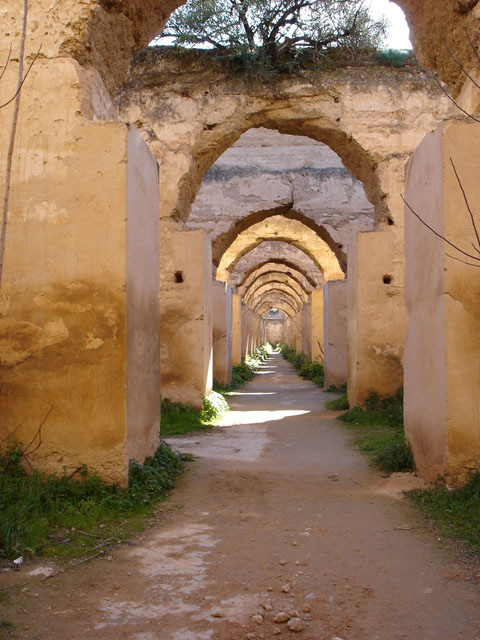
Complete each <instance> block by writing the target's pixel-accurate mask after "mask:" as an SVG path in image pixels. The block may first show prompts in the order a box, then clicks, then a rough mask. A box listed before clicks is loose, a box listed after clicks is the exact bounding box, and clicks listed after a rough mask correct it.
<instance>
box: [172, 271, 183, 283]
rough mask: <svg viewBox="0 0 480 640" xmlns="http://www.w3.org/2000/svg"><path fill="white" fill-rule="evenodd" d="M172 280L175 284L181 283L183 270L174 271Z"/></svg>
mask: <svg viewBox="0 0 480 640" xmlns="http://www.w3.org/2000/svg"><path fill="white" fill-rule="evenodd" d="M173 281H174V282H176V283H177V284H181V283H182V282H183V271H175V273H174V276H173Z"/></svg>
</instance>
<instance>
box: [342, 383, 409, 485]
mask: <svg viewBox="0 0 480 640" xmlns="http://www.w3.org/2000/svg"><path fill="white" fill-rule="evenodd" d="M329 408H330V407H329ZM339 420H341V422H343V423H344V424H346V425H347V426H348V427H349V428H351V429H352V430H354V431H355V432H356V434H357V438H356V440H355V444H356V445H357V446H358V447H359V449H360V450H361V451H364V452H365V453H367V454H368V455H369V456H370V458H371V460H372V462H373V463H374V464H375V465H376V466H377V467H378V468H379V469H381V470H382V471H385V472H387V473H393V472H396V471H413V470H414V469H415V463H414V460H413V453H412V450H411V448H410V445H409V444H408V442H407V441H406V439H405V431H404V426H403V391H402V390H401V389H400V390H399V391H398V392H397V393H396V394H395V395H394V396H383V397H380V396H379V395H378V394H376V393H372V394H371V395H370V396H369V397H368V398H367V399H366V400H365V406H364V407H353V408H352V409H350V410H349V411H347V412H346V413H344V414H343V415H341V416H339Z"/></svg>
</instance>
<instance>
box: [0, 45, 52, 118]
mask: <svg viewBox="0 0 480 640" xmlns="http://www.w3.org/2000/svg"><path fill="white" fill-rule="evenodd" d="M41 48H42V45H40V47H39V49H38V51H37V53H36V54H35V56H34V58H33V60H32V61H31V63H30V65H29V67H28V69H27V73H26V74H25V75H24V76H23V78H22V80H21V82H20V84H19V86H18V87H17V90H16V92H15V93H14V94H13V96H12V97H11V98H10V100H7V102H4V104H0V109H3V108H4V107H8V105H9V104H10V103H11V102H13V101H14V100H15V98H16V97H17V96H18V94H19V93H20V91H21V90H22V87H23V84H24V82H25V80H26V79H27V77H28V74H29V73H30V70H31V68H32V67H33V65H34V64H35V62H36V61H37V60H38V56H39V55H40V50H41Z"/></svg>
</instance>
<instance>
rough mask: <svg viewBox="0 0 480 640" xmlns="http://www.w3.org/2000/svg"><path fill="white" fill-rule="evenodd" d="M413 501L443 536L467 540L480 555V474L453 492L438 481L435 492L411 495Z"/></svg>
mask: <svg viewBox="0 0 480 640" xmlns="http://www.w3.org/2000/svg"><path fill="white" fill-rule="evenodd" d="M407 495H408V497H409V498H410V500H411V501H412V502H413V503H414V504H415V505H416V506H417V507H418V508H419V509H420V510H421V511H422V512H423V513H424V514H425V515H426V516H427V517H428V518H430V519H431V520H434V521H435V522H436V523H437V525H438V528H439V531H440V533H441V534H442V535H443V536H445V537H449V538H457V539H460V540H465V541H466V542H467V543H468V544H469V545H470V546H471V547H472V549H474V550H475V551H477V552H478V551H480V472H479V471H477V472H475V473H473V474H472V475H471V476H470V478H469V479H468V481H467V483H466V484H465V485H464V486H462V487H456V488H453V489H450V488H449V487H447V486H446V485H445V483H444V482H443V481H438V482H437V483H436V484H435V486H434V487H432V488H431V489H414V490H413V491H409V492H408V494H407Z"/></svg>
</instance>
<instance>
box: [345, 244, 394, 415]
mask: <svg viewBox="0 0 480 640" xmlns="http://www.w3.org/2000/svg"><path fill="white" fill-rule="evenodd" d="M397 255H398V248H397V245H396V238H395V235H394V234H393V233H390V232H389V231H370V232H362V233H358V234H357V237H356V240H355V241H354V242H351V244H350V248H349V253H348V278H347V304H348V325H347V326H348V381H347V386H348V401H349V403H350V406H352V407H353V406H355V405H357V404H362V403H363V401H364V400H365V398H367V397H368V395H369V394H370V392H371V391H376V392H377V393H378V394H380V395H389V394H393V393H395V392H396V391H397V390H398V389H399V388H400V387H401V386H402V384H403V365H402V359H403V342H404V338H405V331H406V310H405V306H404V301H403V294H404V262H403V260H402V259H401V258H398V257H396V256H397Z"/></svg>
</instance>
